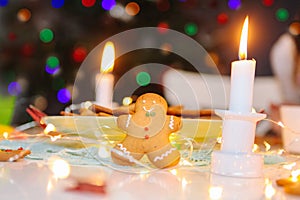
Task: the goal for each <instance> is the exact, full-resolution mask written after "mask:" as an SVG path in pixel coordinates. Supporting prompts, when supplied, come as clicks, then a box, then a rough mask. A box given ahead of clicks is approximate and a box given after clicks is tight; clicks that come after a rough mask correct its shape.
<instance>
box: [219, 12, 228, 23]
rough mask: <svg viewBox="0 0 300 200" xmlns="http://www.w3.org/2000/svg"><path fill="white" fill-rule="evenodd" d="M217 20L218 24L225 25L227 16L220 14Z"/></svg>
mask: <svg viewBox="0 0 300 200" xmlns="http://www.w3.org/2000/svg"><path fill="white" fill-rule="evenodd" d="M217 20H218V23H219V24H226V23H227V22H228V15H227V14H226V13H220V14H219V15H218V16H217Z"/></svg>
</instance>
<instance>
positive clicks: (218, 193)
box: [209, 186, 223, 200]
mask: <svg viewBox="0 0 300 200" xmlns="http://www.w3.org/2000/svg"><path fill="white" fill-rule="evenodd" d="M222 193H223V188H222V187H218V186H211V187H210V188H209V197H210V199H214V200H217V199H221V197H222Z"/></svg>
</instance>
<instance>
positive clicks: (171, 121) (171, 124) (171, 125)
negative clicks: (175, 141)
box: [169, 115, 174, 130]
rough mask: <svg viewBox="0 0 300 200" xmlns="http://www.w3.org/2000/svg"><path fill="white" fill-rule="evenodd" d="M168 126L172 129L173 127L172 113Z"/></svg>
mask: <svg viewBox="0 0 300 200" xmlns="http://www.w3.org/2000/svg"><path fill="white" fill-rule="evenodd" d="M169 128H170V129H172V130H173V129H174V116H173V115H171V118H170V124H169Z"/></svg>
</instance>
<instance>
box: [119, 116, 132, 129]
mask: <svg viewBox="0 0 300 200" xmlns="http://www.w3.org/2000/svg"><path fill="white" fill-rule="evenodd" d="M131 117H132V115H120V116H119V117H118V119H117V125H118V127H119V128H120V129H122V130H125V131H126V130H127V128H128V126H129V123H130V121H131Z"/></svg>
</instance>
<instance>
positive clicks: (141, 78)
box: [136, 72, 151, 86]
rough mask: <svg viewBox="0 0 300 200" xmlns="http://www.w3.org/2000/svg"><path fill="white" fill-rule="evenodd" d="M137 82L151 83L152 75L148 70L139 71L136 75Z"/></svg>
mask: <svg viewBox="0 0 300 200" xmlns="http://www.w3.org/2000/svg"><path fill="white" fill-rule="evenodd" d="M136 82H137V84H138V85H140V86H146V85H149V83H150V82H151V76H150V74H149V73H148V72H139V73H138V74H137V76H136Z"/></svg>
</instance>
